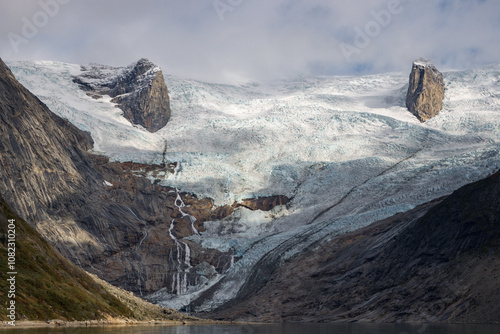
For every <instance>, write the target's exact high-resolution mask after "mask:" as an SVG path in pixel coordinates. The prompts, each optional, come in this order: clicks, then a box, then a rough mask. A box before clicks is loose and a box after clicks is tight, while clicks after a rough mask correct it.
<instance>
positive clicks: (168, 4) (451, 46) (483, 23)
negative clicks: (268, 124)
mask: <svg viewBox="0 0 500 334" xmlns="http://www.w3.org/2000/svg"><path fill="white" fill-rule="evenodd" d="M419 56H424V57H427V58H430V59H431V60H432V61H433V62H434V63H435V64H436V65H437V66H438V68H441V69H461V68H474V67H478V66H481V65H484V64H489V63H500V1H499V0H413V1H412V0H350V1H340V0H164V1H160V0H142V1H132V0H107V1H106V0H15V1H14V0H12V1H11V0H0V57H2V58H3V59H4V60H25V59H41V60H58V61H64V62H69V63H77V64H86V63H90V62H95V63H103V64H109V65H115V66H123V65H128V64H130V63H132V62H133V61H135V60H137V59H139V58H142V57H145V58H149V59H150V60H151V61H153V62H155V63H157V64H159V65H160V66H161V67H162V69H163V71H164V72H165V73H170V74H174V75H179V76H184V77H190V78H195V79H201V80H206V81H214V82H244V81H262V80H268V79H275V78H284V77H295V76H298V75H305V76H307V75H357V74H368V73H380V72H387V71H404V72H408V71H409V70H410V66H411V61H412V60H413V59H415V58H416V57H419Z"/></svg>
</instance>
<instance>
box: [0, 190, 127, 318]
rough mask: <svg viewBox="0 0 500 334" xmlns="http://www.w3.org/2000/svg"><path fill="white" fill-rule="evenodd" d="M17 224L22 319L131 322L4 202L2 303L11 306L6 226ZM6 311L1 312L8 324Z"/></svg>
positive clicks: (0, 215)
mask: <svg viewBox="0 0 500 334" xmlns="http://www.w3.org/2000/svg"><path fill="white" fill-rule="evenodd" d="M8 219H15V220H16V271H17V273H18V274H17V277H16V290H17V291H16V299H15V300H16V310H17V319H16V320H19V319H29V320H46V319H55V318H57V319H63V320H89V319H102V318H104V317H106V316H112V317H132V316H133V312H132V311H131V310H130V309H129V308H128V307H127V306H125V305H124V304H123V303H122V302H120V301H119V300H118V299H117V298H116V297H114V296H112V295H111V294H110V293H109V292H107V291H106V290H105V289H104V288H103V287H102V286H100V285H99V284H97V283H96V282H94V281H93V280H92V279H91V278H90V277H89V276H88V275H87V274H86V273H85V272H84V271H83V270H81V269H80V268H78V267H77V266H75V265H74V264H72V263H70V262H69V261H68V260H66V259H65V258H64V257H63V256H62V255H60V254H59V253H58V252H57V251H56V250H54V248H52V246H51V245H49V244H48V243H47V242H46V241H45V240H43V239H42V238H41V237H40V236H39V235H38V234H37V233H36V232H35V230H34V229H33V228H31V227H30V226H29V225H28V224H27V223H26V222H24V221H23V220H22V219H21V218H20V217H19V216H17V215H16V214H15V213H13V212H12V210H11V209H10V208H9V207H8V205H7V204H6V203H5V202H4V200H3V199H2V198H0V273H1V278H0V301H1V305H2V306H5V307H6V306H7V303H8V302H9V299H8V296H7V293H8V282H7V280H6V279H7V272H8V271H9V270H8V269H7V248H6V245H7V225H8ZM6 312H7V311H6V310H4V311H2V312H1V313H0V319H1V320H7V317H6Z"/></svg>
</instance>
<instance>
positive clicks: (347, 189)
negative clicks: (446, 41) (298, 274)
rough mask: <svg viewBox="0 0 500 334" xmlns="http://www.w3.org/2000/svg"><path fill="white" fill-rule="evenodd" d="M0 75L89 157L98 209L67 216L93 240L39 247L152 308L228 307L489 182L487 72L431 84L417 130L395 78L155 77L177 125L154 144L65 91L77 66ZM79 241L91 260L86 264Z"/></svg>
mask: <svg viewBox="0 0 500 334" xmlns="http://www.w3.org/2000/svg"><path fill="white" fill-rule="evenodd" d="M9 65H10V67H11V68H12V70H13V72H14V73H15V74H16V76H17V78H18V79H19V80H20V82H22V83H23V85H26V87H28V88H29V89H30V90H31V91H32V92H33V93H34V94H36V96H37V97H38V98H40V99H41V100H42V101H43V102H44V103H46V104H47V105H48V106H49V107H50V109H51V110H52V111H54V112H55V113H57V114H58V115H59V116H61V117H64V118H66V119H68V120H69V121H70V122H72V123H73V124H75V126H77V127H78V128H79V129H81V130H85V131H89V132H90V133H91V136H92V139H93V140H94V148H93V149H92V150H91V152H93V153H99V154H100V156H96V155H92V154H89V153H85V155H88V156H89V157H90V158H89V159H90V160H91V162H89V165H90V166H93V167H92V168H93V169H94V172H96V173H98V174H99V175H100V178H98V181H97V186H98V187H97V186H96V187H97V188H99V189H98V190H95V192H94V190H92V192H90V193H89V195H87V196H85V197H84V199H83V200H84V201H90V199H93V201H95V203H97V205H95V206H93V205H89V204H88V203H89V202H82V208H83V207H84V208H85V210H83V209H82V210H80V212H79V213H76V212H74V211H70V212H73V213H71V217H72V218H71V219H73V220H74V221H78V223H77V226H87V227H90V226H92V230H91V229H90V228H89V230H85V231H86V233H88V234H84V233H79V234H78V235H72V236H71V237H72V238H73V239H71V240H75V242H78V243H79V246H74V247H73V246H72V242H73V241H71V242H67V241H65V240H64V239H62V238H59V239H57V238H54V237H52V240H51V242H53V243H54V244H55V245H59V247H61V251H62V252H65V253H64V254H65V256H68V257H70V258H71V259H72V261H75V262H76V263H78V261H80V262H81V263H82V266H84V267H85V268H88V269H89V270H90V271H93V272H95V273H98V274H99V275H100V277H102V278H104V279H106V280H108V281H110V282H112V283H114V284H117V285H120V286H121V287H124V288H127V289H129V290H131V291H133V292H135V293H136V294H139V295H142V296H144V297H145V298H147V299H148V300H151V301H154V302H156V303H159V304H161V305H164V306H170V307H175V308H184V309H186V310H192V311H210V310H214V309H217V308H219V307H224V306H223V305H225V304H226V305H232V304H231V303H232V301H233V300H234V301H235V302H237V301H238V300H240V299H241V298H242V297H245V298H247V297H248V298H249V297H251V296H252V294H253V293H254V292H256V289H257V288H259V287H261V286H262V285H263V284H265V283H266V281H267V279H268V278H269V277H270V276H271V275H272V274H273V272H275V271H276V270H277V269H278V268H280V267H281V266H282V265H283V264H284V263H287V261H290V260H291V259H293V258H295V257H296V256H300V255H301V254H303V253H304V252H306V251H308V250H309V249H310V247H311V245H314V244H315V243H316V242H318V241H320V240H324V239H325V238H335V237H337V236H339V235H343V234H346V233H350V232H353V231H355V230H358V229H360V228H363V227H366V226H368V225H370V224H372V223H374V222H376V221H380V220H382V219H387V218H389V217H391V216H393V215H395V214H398V213H403V212H407V211H408V210H412V209H414V208H416V207H418V206H419V205H423V204H425V203H427V202H429V201H431V200H434V199H436V198H440V197H443V196H447V195H450V194H451V193H452V192H453V191H455V190H457V189H458V188H460V187H461V186H463V185H465V184H468V183H471V182H475V181H478V180H480V179H482V178H484V177H486V176H488V175H491V174H492V173H494V172H495V171H497V170H498V169H499V168H500V159H499V156H500V143H499V136H500V131H499V128H498V127H499V124H500V114H499V113H498V109H499V105H500V99H499V98H500V83H499V80H498V78H499V75H500V67H499V66H498V65H491V66H488V67H484V68H480V69H475V70H470V71H456V72H446V73H443V80H444V84H445V87H446V96H445V99H444V101H443V110H441V111H440V112H439V114H438V115H437V116H435V117H433V118H432V119H429V120H427V121H426V122H425V123H421V122H420V121H419V120H418V119H417V118H416V117H414V116H413V115H412V114H411V113H409V112H408V111H407V109H406V105H405V102H406V94H407V91H408V76H407V74H406V73H404V74H400V73H387V74H379V75H371V76H363V77H311V78H297V79H294V80H286V81H277V82H271V83H262V84H256V83H253V84H248V85H238V86H234V85H221V84H212V83H207V82H200V81H196V80H191V79H185V78H177V77H174V76H171V75H165V82H166V83H167V85H168V87H169V94H170V102H171V106H172V109H173V110H176V112H175V113H173V114H172V117H171V119H170V120H169V122H168V124H167V125H166V126H165V127H164V128H162V129H160V130H158V131H157V132H155V133H151V132H149V131H147V130H146V129H144V128H142V127H137V126H133V125H131V124H130V122H129V121H128V120H126V119H125V118H124V117H123V113H122V112H120V110H119V109H118V108H116V106H117V104H116V103H115V102H113V101H112V100H111V98H110V97H108V96H103V98H101V99H94V98H92V97H91V96H88V95H87V94H86V93H85V92H84V91H82V90H81V89H80V87H79V85H78V84H77V83H75V82H73V80H74V78H75V76H79V75H81V74H82V73H83V72H82V67H81V66H80V65H72V64H65V63H58V62H47V61H45V62H40V61H37V62H15V63H9ZM30 131H33V130H30ZM108 159H109V160H108ZM89 180H93V179H92V176H89ZM93 194H98V195H93ZM30 196H34V197H36V196H35V195H34V194H30ZM264 197H265V198H268V199H267V200H262V198H264ZM95 198H98V199H95ZM259 198H260V199H259ZM179 199H180V200H179ZM92 203H94V202H92ZM257 204H258V205H261V206H260V207H255V206H254V205H257ZM268 204H271V208H270V210H268V211H264V210H262V209H266V210H267V209H269V207H267V205H268ZM273 205H275V206H274V207H273ZM96 207H97V208H102V210H101V209H96ZM110 208H112V209H111V210H110ZM128 209H130V210H128ZM252 209H254V210H252ZM255 209H257V210H255ZM96 210H97V211H96ZM116 212H120V213H121V214H122V216H121V218H120V219H117V218H116ZM89 213H91V214H89ZM132 213H134V214H136V215H137V218H138V219H136V218H133V215H132ZM78 217H80V218H78ZM81 217H84V218H85V219H82V218H81ZM94 217H96V218H94ZM102 217H104V218H102ZM129 222H130V223H131V224H129ZM115 224H116V225H115ZM52 226H53V228H54V227H56V228H58V226H59V225H58V224H53V225H52ZM93 226H96V227H93ZM122 231H126V232H122ZM66 233H67V232H66V231H64V234H61V235H65V234H66ZM47 235H49V236H50V234H47ZM56 235H59V234H56ZM87 236H90V237H91V238H92V239H91V240H96V242H95V245H94V244H92V247H88V248H86V249H85V248H83V250H82V245H85V246H86V245H88V243H87V241H86V238H87ZM96 245H97V246H96ZM65 249H66V250H65ZM79 249H80V250H81V251H80V253H77V254H76V255H77V256H75V252H78V250H79ZM88 254H90V255H88ZM263 263H265V265H262V264H263ZM252 272H259V273H260V275H258V276H256V275H254V274H252ZM227 303H229V304H227Z"/></svg>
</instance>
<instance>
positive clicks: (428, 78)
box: [406, 58, 444, 122]
mask: <svg viewBox="0 0 500 334" xmlns="http://www.w3.org/2000/svg"><path fill="white" fill-rule="evenodd" d="M443 99H444V82H443V75H442V74H441V72H439V71H438V70H437V69H436V67H435V66H434V65H433V64H431V63H430V62H429V61H428V60H426V59H422V58H419V59H417V60H415V61H414V62H413V66H412V69H411V73H410V85H409V86H408V93H407V94H406V107H407V108H408V110H409V111H410V112H411V113H412V114H413V115H415V116H416V117H417V118H418V119H419V120H420V121H421V122H425V121H426V120H428V119H430V118H432V117H434V116H436V115H437V114H438V113H439V112H440V111H441V109H442V108H443Z"/></svg>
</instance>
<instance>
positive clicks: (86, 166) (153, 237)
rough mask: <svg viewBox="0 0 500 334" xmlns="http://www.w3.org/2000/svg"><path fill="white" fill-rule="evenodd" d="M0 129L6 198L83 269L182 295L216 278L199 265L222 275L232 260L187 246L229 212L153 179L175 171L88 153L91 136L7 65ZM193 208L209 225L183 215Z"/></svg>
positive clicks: (140, 289)
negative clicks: (38, 95) (51, 106)
mask: <svg viewBox="0 0 500 334" xmlns="http://www.w3.org/2000/svg"><path fill="white" fill-rule="evenodd" d="M0 130H1V134H0V137H1V139H0V142H1V144H0V160H1V163H2V166H3V168H2V170H1V171H0V191H1V193H2V196H3V197H4V199H5V201H6V202H7V203H8V204H9V205H10V206H12V207H13V208H14V210H16V212H19V214H20V216H21V217H22V218H23V219H25V220H26V221H27V222H29V223H30V224H31V225H32V226H33V227H34V228H35V229H36V230H37V232H39V233H40V234H41V235H42V236H43V237H44V238H45V239H46V240H48V241H49V242H50V243H51V244H52V245H54V246H55V247H56V249H57V250H58V251H60V252H61V253H62V254H63V255H64V256H65V257H66V258H68V259H70V260H71V261H72V262H73V263H75V264H77V265H79V266H80V267H82V268H84V269H86V270H88V271H90V272H92V273H96V274H98V275H99V276H100V277H102V278H104V279H106V280H107V281H109V282H112V283H114V284H115V285H118V286H121V287H123V288H127V289H128V290H130V291H133V292H135V293H138V294H144V293H151V292H155V291H157V290H159V289H160V288H163V287H165V286H168V287H172V290H170V291H171V292H172V293H177V291H178V292H179V293H180V290H181V289H186V286H188V285H189V283H188V282H193V284H194V282H195V281H202V280H204V281H203V282H205V281H209V279H208V278H206V277H205V274H204V273H205V272H204V271H203V270H201V269H200V270H198V269H197V266H198V265H201V268H205V269H206V270H208V271H207V272H209V273H210V274H209V275H210V277H212V276H217V275H219V274H220V273H221V272H223V271H224V270H226V269H227V266H228V264H229V263H230V261H232V256H231V254H230V253H228V252H219V251H217V250H214V249H207V250H204V249H203V248H202V247H200V246H198V245H196V244H190V245H192V247H190V246H188V243H184V242H182V240H180V239H182V237H184V236H188V235H191V234H193V233H198V230H203V228H202V227H200V226H201V224H202V223H203V221H204V220H207V219H209V218H210V217H218V215H219V211H218V210H217V209H216V208H214V206H213V202H212V201H210V200H209V199H197V198H196V197H195V196H192V195H189V194H186V193H182V192H180V191H177V190H175V189H173V188H168V187H163V186H160V185H157V184H152V183H151V182H150V181H149V180H148V179H147V178H146V177H145V174H146V173H148V172H154V173H163V174H164V173H173V172H174V169H175V168H174V165H172V164H164V165H141V164H134V163H123V164H121V163H113V162H109V159H108V158H106V157H103V156H98V155H94V154H90V153H87V152H86V150H88V149H90V148H91V147H92V139H91V137H90V135H89V134H88V133H85V132H82V131H80V130H78V129H77V128H76V127H74V126H73V125H71V124H70V123H69V122H68V121H66V120H64V119H62V118H60V117H59V116H56V115H55V114H53V113H52V112H51V111H50V110H49V109H48V108H47V106H46V105H45V104H43V103H42V102H41V101H40V100H38V98H36V97H35V96H34V95H33V94H31V93H30V92H29V91H28V90H26V88H24V87H23V86H22V85H21V84H19V83H18V82H17V80H16V79H15V78H14V76H13V75H12V73H11V71H10V70H9V69H8V68H7V66H6V65H5V64H4V63H3V62H0ZM141 171H143V172H141ZM195 203H196V204H195ZM186 205H187V206H191V205H193V208H186V209H184V210H186V212H191V211H192V212H196V213H197V216H198V218H199V220H196V221H195V220H192V219H191V217H192V216H191V215H189V214H187V213H184V212H183V211H182V209H181V207H183V206H186ZM212 209H213V210H212ZM187 254H189V255H187ZM186 256H188V258H189V259H188V260H185V259H184V258H185V257H186ZM191 268H193V271H192V272H189V273H188V271H189V270H190V269H191ZM180 271H182V273H181V272H180ZM181 274H182V275H181ZM188 274H189V275H188Z"/></svg>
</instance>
